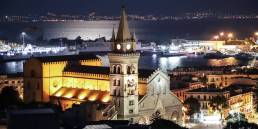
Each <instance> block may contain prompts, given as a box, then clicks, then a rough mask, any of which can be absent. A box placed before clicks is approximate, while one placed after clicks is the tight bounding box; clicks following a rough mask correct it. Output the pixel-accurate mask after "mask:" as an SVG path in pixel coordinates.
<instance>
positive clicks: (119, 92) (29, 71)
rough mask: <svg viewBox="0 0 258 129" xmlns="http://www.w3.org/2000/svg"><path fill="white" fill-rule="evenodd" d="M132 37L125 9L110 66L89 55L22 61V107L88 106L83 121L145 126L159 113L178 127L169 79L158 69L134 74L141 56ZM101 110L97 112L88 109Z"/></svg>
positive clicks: (179, 108)
mask: <svg viewBox="0 0 258 129" xmlns="http://www.w3.org/2000/svg"><path fill="white" fill-rule="evenodd" d="M134 38H135V37H134V36H132V35H131V33H130V31H129V27H128V22H127V16H126V13H125V8H123V9H122V16H121V19H120V24H119V29H118V32H117V36H115V32H114V31H113V36H112V39H111V40H112V42H113V43H112V52H110V53H109V54H108V57H109V62H110V67H102V62H101V59H99V58H97V57H96V56H90V55H81V56H76V55H74V56H60V57H41V58H32V59H30V60H28V61H26V63H25V65H24V84H25V85H24V88H25V91H24V93H25V95H24V99H25V102H32V101H37V102H48V101H52V102H54V103H60V104H61V105H62V107H63V109H68V108H70V107H72V105H73V104H80V103H83V102H86V105H89V106H84V108H87V112H88V113H91V114H90V116H91V117H90V116H89V117H87V120H102V119H121V120H131V121H132V122H137V123H141V124H149V122H150V118H151V116H152V114H153V113H155V112H156V111H159V112H160V113H161V115H162V117H163V118H165V119H169V120H174V121H175V122H179V123H180V122H181V117H182V103H181V101H180V100H179V99H178V98H177V97H176V96H175V95H174V94H172V93H171V92H170V78H169V76H168V75H167V74H166V73H164V72H162V71H161V70H159V69H158V70H155V71H154V70H143V69H138V60H139V57H140V54H139V53H137V52H136V41H135V39H134ZM87 102H88V103H87ZM100 105H103V106H101V108H99V110H92V109H91V108H93V107H99V106H100ZM82 107H83V105H82ZM114 109H115V110H114ZM85 110H86V109H85ZM80 111H83V110H80ZM91 111H92V112H91ZM106 114H109V115H106ZM93 116H98V117H93ZM107 116H108V117H107Z"/></svg>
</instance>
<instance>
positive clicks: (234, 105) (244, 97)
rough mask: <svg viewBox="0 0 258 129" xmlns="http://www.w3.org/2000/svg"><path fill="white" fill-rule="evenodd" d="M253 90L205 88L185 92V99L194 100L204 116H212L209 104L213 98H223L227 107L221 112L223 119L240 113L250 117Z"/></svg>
mask: <svg viewBox="0 0 258 129" xmlns="http://www.w3.org/2000/svg"><path fill="white" fill-rule="evenodd" d="M253 88H254V86H252V85H231V86H228V87H225V88H222V89H221V88H216V87H205V88H199V89H194V90H190V91H187V92H186V93H185V96H186V98H190V97H192V98H196V99H197V100H199V102H200V104H201V113H202V114H203V115H204V116H209V115H213V114H211V113H212V112H209V111H210V110H211V109H210V107H209V103H210V101H211V99H212V98H213V97H216V96H224V97H225V98H226V100H227V102H226V103H227V105H228V107H227V108H226V109H225V110H223V115H224V118H226V117H227V115H228V113H232V112H241V113H244V114H246V115H247V116H248V115H251V113H252V110H253V92H252V91H253Z"/></svg>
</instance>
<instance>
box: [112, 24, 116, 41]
mask: <svg viewBox="0 0 258 129" xmlns="http://www.w3.org/2000/svg"><path fill="white" fill-rule="evenodd" d="M115 40H116V36H115V26H113V32H112V37H111V41H115Z"/></svg>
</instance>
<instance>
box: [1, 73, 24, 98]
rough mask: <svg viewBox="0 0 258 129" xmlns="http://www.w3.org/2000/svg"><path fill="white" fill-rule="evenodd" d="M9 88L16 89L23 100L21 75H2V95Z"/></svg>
mask: <svg viewBox="0 0 258 129" xmlns="http://www.w3.org/2000/svg"><path fill="white" fill-rule="evenodd" d="M7 86H11V87H13V88H14V89H16V90H17V91H18V93H19V96H20V98H21V99H22V98H23V77H22V75H21V74H9V75H0V93H1V91H2V89H3V88H5V87H7Z"/></svg>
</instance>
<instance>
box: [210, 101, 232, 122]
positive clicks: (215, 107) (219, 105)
mask: <svg viewBox="0 0 258 129" xmlns="http://www.w3.org/2000/svg"><path fill="white" fill-rule="evenodd" d="M209 106H210V107H211V109H212V111H213V112H216V111H218V112H219V113H220V117H221V118H222V115H223V111H224V109H226V108H227V107H228V105H227V99H226V98H225V97H224V96H216V97H213V98H212V99H211V100H210V105H209Z"/></svg>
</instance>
